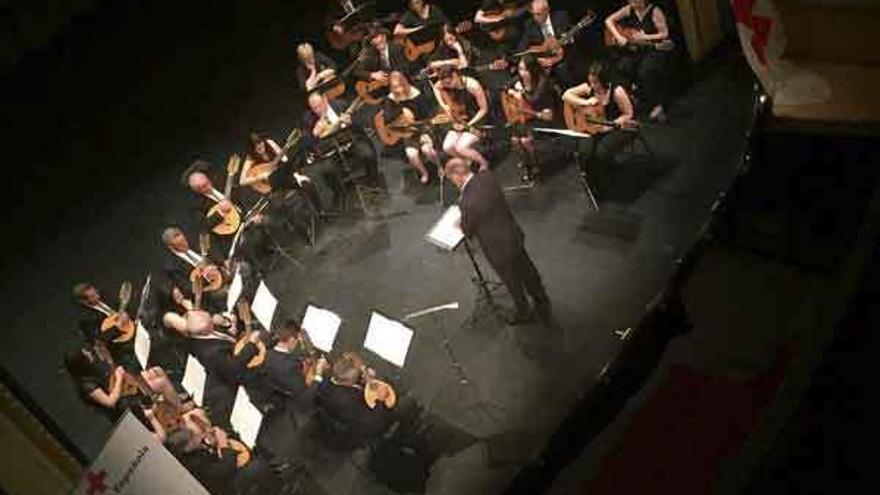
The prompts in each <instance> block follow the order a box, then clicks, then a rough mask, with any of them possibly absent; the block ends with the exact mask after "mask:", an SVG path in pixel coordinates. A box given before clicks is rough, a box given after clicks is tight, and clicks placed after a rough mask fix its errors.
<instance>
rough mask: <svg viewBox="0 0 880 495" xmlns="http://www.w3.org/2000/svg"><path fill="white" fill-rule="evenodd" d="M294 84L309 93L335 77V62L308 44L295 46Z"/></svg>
mask: <svg viewBox="0 0 880 495" xmlns="http://www.w3.org/2000/svg"><path fill="white" fill-rule="evenodd" d="M296 57H297V59H298V60H299V64H298V65H297V67H296V82H297V83H298V84H299V87H300V89H302V90H303V91H306V92H308V91H311V90H312V89H314V88H315V87H316V86H318V85H319V84H321V83H324V82H327V81H329V80H331V79H333V78H334V77H335V76H336V62H334V61H333V59H332V58H330V57H328V56H327V55H324V54H323V53H321V52H319V51H317V50H315V49H314V47H312V45H311V44H310V43H300V44H299V45H297V46H296Z"/></svg>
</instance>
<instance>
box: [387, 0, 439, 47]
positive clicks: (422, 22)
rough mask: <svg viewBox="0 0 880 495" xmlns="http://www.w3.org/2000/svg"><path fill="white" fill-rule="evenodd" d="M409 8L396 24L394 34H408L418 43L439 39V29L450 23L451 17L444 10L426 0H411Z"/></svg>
mask: <svg viewBox="0 0 880 495" xmlns="http://www.w3.org/2000/svg"><path fill="white" fill-rule="evenodd" d="M407 5H408V7H409V10H407V11H406V12H405V13H404V14H403V16H402V17H401V18H400V21H399V22H398V23H397V25H396V26H394V36H397V37H403V36H406V37H408V38H409V39H410V41H412V42H413V43H415V44H416V45H422V44H425V43H428V42H430V41H432V40H433V41H437V40H438V39H439V38H440V36H439V34H438V31H437V29H438V28H439V27H440V26H442V25H444V24H446V23H448V22H449V18H448V17H446V14H444V13H443V10H442V9H441V8H440V7H438V6H436V5H434V4H431V3H428V2H426V1H425V0H409V1H408V2H407Z"/></svg>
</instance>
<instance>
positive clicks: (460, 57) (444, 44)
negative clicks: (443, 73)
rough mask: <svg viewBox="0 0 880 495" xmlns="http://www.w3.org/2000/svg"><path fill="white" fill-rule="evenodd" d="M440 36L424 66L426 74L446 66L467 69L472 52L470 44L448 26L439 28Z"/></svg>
mask: <svg viewBox="0 0 880 495" xmlns="http://www.w3.org/2000/svg"><path fill="white" fill-rule="evenodd" d="M440 34H441V36H440V45H439V46H438V47H437V49H436V50H434V53H433V54H432V55H431V57H430V62H428V64H427V66H426V67H427V70H428V73H436V71H437V70H438V69H440V68H441V67H447V66H449V67H455V68H457V69H459V70H464V69H467V68H468V66H469V65H470V59H471V55H470V54H471V52H472V51H473V50H472V48H471V45H470V42H468V41H467V40H466V39H464V38H463V37H462V36H460V35H459V34H458V32H456V30H455V28H454V27H453V26H452V25H450V24H444V25H443V27H441V28H440Z"/></svg>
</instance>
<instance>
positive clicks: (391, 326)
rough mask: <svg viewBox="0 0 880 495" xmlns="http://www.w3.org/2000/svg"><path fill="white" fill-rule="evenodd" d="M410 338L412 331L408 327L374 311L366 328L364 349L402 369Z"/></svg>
mask: <svg viewBox="0 0 880 495" xmlns="http://www.w3.org/2000/svg"><path fill="white" fill-rule="evenodd" d="M412 337H413V331H412V330H410V329H409V327H407V326H405V325H404V324H403V323H400V322H398V321H394V320H391V319H388V318H386V317H384V316H382V315H380V314H379V313H376V312H375V311H374V312H373V314H372V316H371V317H370V326H369V328H367V338H366V339H364V348H365V349H369V350H371V351H373V352H375V353H376V354H378V355H379V356H380V357H382V358H383V359H385V360H387V361H389V362H391V363H393V364H394V365H395V366H397V367H399V368H402V367H403V363H404V362H405V361H406V354H407V353H408V352H409V345H410V342H412Z"/></svg>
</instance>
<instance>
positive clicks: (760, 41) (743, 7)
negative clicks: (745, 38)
mask: <svg viewBox="0 0 880 495" xmlns="http://www.w3.org/2000/svg"><path fill="white" fill-rule="evenodd" d="M756 1H757V0H733V11H734V15H735V16H736V22H738V23H740V24H743V25H745V26H748V27H749V29H751V30H752V39H751V45H752V50H754V51H755V56H756V57H758V60H759V61H760V62H761V63H762V64H764V65H767V52H766V51H765V50H766V49H767V42H768V41H769V38H770V30H771V29H772V27H773V19H770V18H767V17H762V16H757V15H752V11H753V10H754V8H755V3H756Z"/></svg>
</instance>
